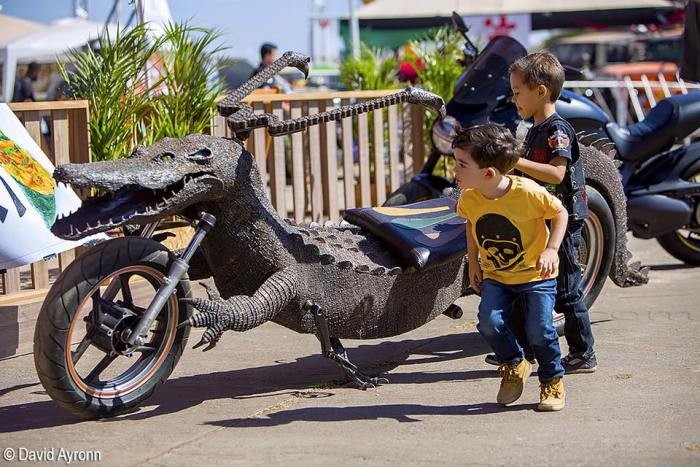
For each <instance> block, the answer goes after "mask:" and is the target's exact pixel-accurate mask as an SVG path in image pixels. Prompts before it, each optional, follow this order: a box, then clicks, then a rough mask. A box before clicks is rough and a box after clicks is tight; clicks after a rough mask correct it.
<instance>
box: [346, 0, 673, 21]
mask: <svg viewBox="0 0 700 467" xmlns="http://www.w3.org/2000/svg"><path fill="white" fill-rule="evenodd" d="M670 6H671V5H670V2H668V1H666V0H576V1H572V0H491V1H488V2H476V1H474V0H430V1H425V0H376V1H374V2H372V3H369V4H367V5H365V6H363V7H361V8H359V9H358V10H357V16H358V18H359V19H360V20H369V19H399V18H434V17H450V16H451V15H452V12H453V11H456V12H457V13H459V14H460V15H462V16H478V15H497V14H517V13H552V12H571V11H596V10H626V9H640V8H669V7H670Z"/></svg>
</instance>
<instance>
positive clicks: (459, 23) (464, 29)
mask: <svg viewBox="0 0 700 467" xmlns="http://www.w3.org/2000/svg"><path fill="white" fill-rule="evenodd" d="M452 24H453V25H454V27H455V28H456V29H457V31H459V32H461V33H462V34H465V35H466V34H467V33H468V32H469V27H468V26H467V25H466V24H465V23H464V19H463V18H462V17H461V16H460V15H459V14H458V13H457V12H456V11H453V12H452Z"/></svg>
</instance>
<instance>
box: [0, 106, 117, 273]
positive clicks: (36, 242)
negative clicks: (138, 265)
mask: <svg viewBox="0 0 700 467" xmlns="http://www.w3.org/2000/svg"><path fill="white" fill-rule="evenodd" d="M53 170H54V166H53V164H52V163H51V161H49V158H48V157H46V155H45V154H44V153H43V151H42V150H41V148H40V147H39V145H37V143H36V142H35V141H34V140H33V139H32V137H31V136H29V133H27V130H26V129H25V128H24V126H23V125H22V123H21V122H20V121H19V120H18V119H17V117H16V116H15V114H14V113H13V112H12V110H10V108H9V107H8V106H7V104H0V269H9V268H13V267H17V266H21V265H23V264H29V263H33V262H35V261H39V260H41V259H43V258H46V257H48V256H52V255H54V254H57V253H61V252H63V251H66V250H69V249H71V248H75V247H77V246H80V245H82V244H83V243H85V242H89V241H97V240H100V239H106V238H107V236H106V235H104V234H99V235H95V236H92V237H87V238H84V239H82V240H79V241H67V240H62V239H60V238H58V237H56V236H55V235H54V234H52V233H51V230H50V228H51V226H52V225H53V223H54V222H55V221H56V218H57V217H58V216H61V217H63V216H67V215H68V214H70V213H71V212H75V211H76V210H77V209H78V208H79V207H80V204H81V201H80V198H78V196H77V195H76V194H75V193H74V192H73V190H72V189H71V188H70V187H67V186H65V185H62V184H56V181H55V180H54V179H53Z"/></svg>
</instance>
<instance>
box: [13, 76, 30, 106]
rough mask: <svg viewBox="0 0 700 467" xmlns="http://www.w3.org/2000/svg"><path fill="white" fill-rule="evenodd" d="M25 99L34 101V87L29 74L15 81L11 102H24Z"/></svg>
mask: <svg viewBox="0 0 700 467" xmlns="http://www.w3.org/2000/svg"><path fill="white" fill-rule="evenodd" d="M27 99H29V100H32V101H34V100H35V99H34V87H33V86H32V80H31V78H29V76H24V77H22V78H20V79H18V80H17V81H16V82H15V90H14V93H13V94H12V102H24V101H26V100H27Z"/></svg>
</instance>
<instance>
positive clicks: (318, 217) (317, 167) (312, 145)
mask: <svg viewBox="0 0 700 467" xmlns="http://www.w3.org/2000/svg"><path fill="white" fill-rule="evenodd" d="M318 112H319V104H318V101H309V111H308V114H309V115H316V114H317V113H318ZM309 175H310V185H311V220H312V221H313V222H323V183H322V181H323V169H322V167H321V128H320V127H319V125H312V126H310V127H309Z"/></svg>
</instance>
